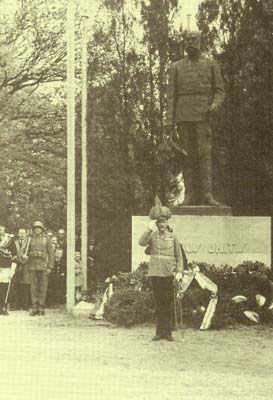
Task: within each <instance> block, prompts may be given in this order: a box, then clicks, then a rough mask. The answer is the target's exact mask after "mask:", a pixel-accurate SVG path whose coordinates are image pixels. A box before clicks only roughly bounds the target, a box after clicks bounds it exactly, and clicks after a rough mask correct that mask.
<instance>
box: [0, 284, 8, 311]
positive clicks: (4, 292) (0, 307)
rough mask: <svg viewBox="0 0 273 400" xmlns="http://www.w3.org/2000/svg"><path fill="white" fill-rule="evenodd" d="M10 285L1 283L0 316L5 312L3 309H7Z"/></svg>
mask: <svg viewBox="0 0 273 400" xmlns="http://www.w3.org/2000/svg"><path fill="white" fill-rule="evenodd" d="M8 286H9V284H8V283H3V282H1V283H0V314H1V312H2V311H3V308H4V307H5V300H6V295H7V291H8Z"/></svg>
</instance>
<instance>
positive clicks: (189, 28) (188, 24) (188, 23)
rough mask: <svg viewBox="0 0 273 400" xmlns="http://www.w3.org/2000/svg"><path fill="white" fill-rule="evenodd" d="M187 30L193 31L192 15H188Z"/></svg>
mask: <svg viewBox="0 0 273 400" xmlns="http://www.w3.org/2000/svg"><path fill="white" fill-rule="evenodd" d="M187 29H188V31H190V30H191V14H187Z"/></svg>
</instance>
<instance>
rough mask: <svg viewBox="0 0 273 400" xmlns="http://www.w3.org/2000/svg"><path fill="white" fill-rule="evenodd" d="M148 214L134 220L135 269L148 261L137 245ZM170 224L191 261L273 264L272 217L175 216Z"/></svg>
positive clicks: (133, 264)
mask: <svg viewBox="0 0 273 400" xmlns="http://www.w3.org/2000/svg"><path fill="white" fill-rule="evenodd" d="M148 223H149V218H148V217H133V219H132V268H133V269H135V268H137V266H138V265H139V264H140V262H142V261H148V260H149V257H147V256H146V255H145V254H144V248H143V247H141V246H139V245H138V239H139V237H140V235H141V234H142V233H143V232H144V231H145V229H147V225H148ZM170 226H171V227H172V228H173V229H174V232H175V234H176V235H177V236H178V239H179V240H180V242H181V243H182V245H183V248H184V250H185V253H186V255H187V258H188V261H189V262H191V261H196V262H197V263H198V262H206V263H208V264H214V265H215V266H221V265H232V266H236V265H238V264H240V263H242V262H243V261H246V260H248V261H254V262H255V261H259V262H263V263H265V264H266V265H267V266H270V264H271V219H270V218H269V217H232V216H195V215H173V216H172V218H171V219H170Z"/></svg>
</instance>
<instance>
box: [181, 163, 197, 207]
mask: <svg viewBox="0 0 273 400" xmlns="http://www.w3.org/2000/svg"><path fill="white" fill-rule="evenodd" d="M183 178H184V184H185V197H184V201H183V203H182V205H183V206H193V205H195V193H194V177H193V172H192V170H191V169H190V168H184V170H183Z"/></svg>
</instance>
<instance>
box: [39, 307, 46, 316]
mask: <svg viewBox="0 0 273 400" xmlns="http://www.w3.org/2000/svg"><path fill="white" fill-rule="evenodd" d="M38 315H45V307H44V306H40V307H39V309H38Z"/></svg>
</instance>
